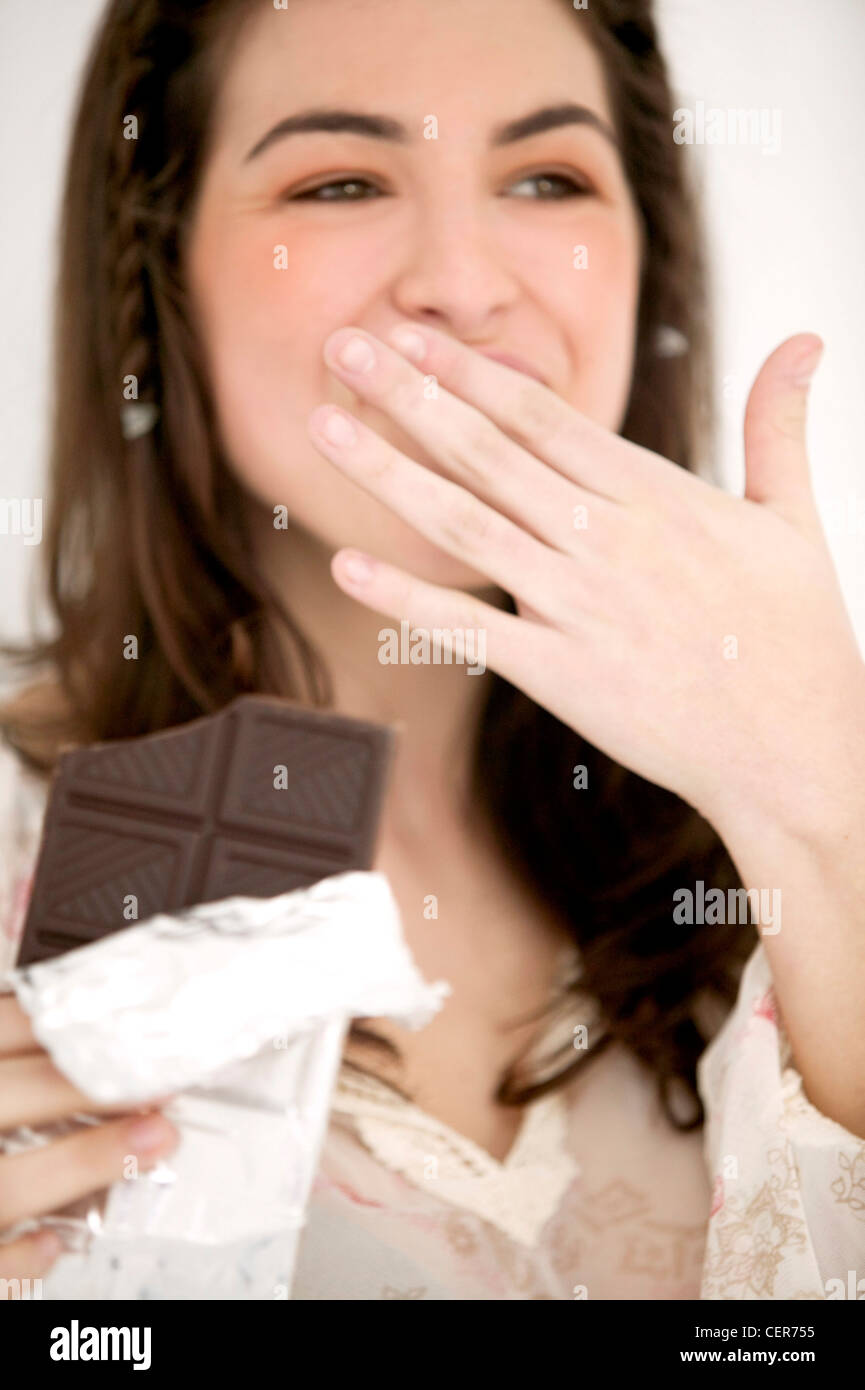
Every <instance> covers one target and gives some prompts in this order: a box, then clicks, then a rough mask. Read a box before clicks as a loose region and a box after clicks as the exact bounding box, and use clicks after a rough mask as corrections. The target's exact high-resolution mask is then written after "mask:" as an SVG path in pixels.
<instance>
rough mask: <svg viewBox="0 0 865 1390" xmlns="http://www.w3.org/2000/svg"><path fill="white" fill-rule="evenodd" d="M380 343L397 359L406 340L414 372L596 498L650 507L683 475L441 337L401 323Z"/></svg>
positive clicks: (546, 390)
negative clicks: (646, 503)
mask: <svg viewBox="0 0 865 1390" xmlns="http://www.w3.org/2000/svg"><path fill="white" fill-rule="evenodd" d="M365 336H366V337H368V338H371V335H370V334H367V335H365ZM388 337H389V341H390V343H391V344H392V345H393V346H394V347H396V348H397V350H398V351H400V352H405V351H406V347H408V346H409V342H410V341H412V342H413V343H414V346H413V347H412V348H411V349H410V351H409V353H408V355H409V356H410V359H411V361H412V362H413V363H414V364H415V365H416V366H417V367H418V368H419V369H420V370H421V371H422V372H424V373H425V374H429V375H432V376H434V377H435V379H436V380H437V381H438V382H439V383H440V384H441V385H442V386H444V387H445V388H446V389H447V390H448V391H452V392H453V393H454V394H455V395H457V396H459V397H460V398H461V399H462V400H464V401H467V402H469V403H470V404H471V405H473V406H476V407H477V408H478V410H479V411H481V413H482V414H483V415H484V416H485V417H487V418H488V419H489V420H491V421H492V422H493V423H494V424H495V425H497V426H498V427H499V428H500V429H502V430H505V431H506V432H507V434H509V435H510V436H512V437H513V439H514V440H516V441H517V443H519V444H521V445H522V446H523V448H524V449H526V450H528V451H529V452H530V453H531V454H533V455H535V456H536V457H538V458H540V459H543V460H544V462H545V463H547V464H548V465H549V466H550V467H551V468H555V469H556V470H557V471H558V472H559V473H561V474H562V476H563V477H565V478H568V479H569V480H570V481H571V482H573V483H578V484H579V485H581V486H582V487H584V488H586V489H587V490H588V491H590V492H592V493H596V494H597V495H598V496H599V497H605V498H607V499H608V500H609V501H616V502H620V503H628V502H638V501H644V500H651V499H652V498H654V497H657V493H658V489H659V488H660V489H663V488H665V487H666V488H669V487H671V486H672V487H680V486H681V485H682V483H683V481H686V480H687V478H688V476H689V475H688V474H687V473H686V472H685V470H684V469H681V468H679V467H678V466H677V465H676V464H674V463H671V462H670V461H669V460H668V459H665V458H662V457H661V455H660V454H655V453H653V452H652V451H651V450H650V449H644V448H642V447H641V446H640V445H638V444H633V443H631V441H629V440H626V439H622V437H621V435H618V434H615V433H613V431H612V430H608V429H605V428H604V426H603V425H599V424H598V423H597V421H595V420H591V419H589V417H588V416H587V415H583V414H582V413H581V412H580V411H578V410H577V408H576V407H575V406H573V405H571V404H570V402H569V401H567V400H565V399H564V397H563V396H561V395H560V394H559V393H558V392H557V391H555V390H553V389H552V388H551V387H549V386H547V385H544V384H543V383H542V382H540V381H536V380H534V378H532V377H530V376H526V375H525V374H524V373H523V372H518V371H515V370H514V369H513V368H511V367H506V366H504V365H503V364H502V363H501V362H494V361H492V360H491V359H490V358H488V357H485V356H484V355H483V353H481V352H478V351H476V350H475V349H474V348H471V347H468V346H467V345H466V344H465V343H460V342H458V341H457V340H456V339H455V338H452V337H450V336H449V335H448V334H447V333H442V332H440V331H439V330H438V329H435V328H430V327H428V326H427V325H426V324H424V325H423V326H422V327H418V326H416V325H415V324H411V323H403V324H399V325H397V326H396V327H395V328H393V329H392V330H391V332H390V333H389V335H388ZM372 341H373V342H376V341H377V340H376V339H372ZM421 344H422V345H423V346H421Z"/></svg>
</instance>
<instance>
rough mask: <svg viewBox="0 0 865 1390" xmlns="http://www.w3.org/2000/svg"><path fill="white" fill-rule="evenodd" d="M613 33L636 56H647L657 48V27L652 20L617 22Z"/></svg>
mask: <svg viewBox="0 0 865 1390" xmlns="http://www.w3.org/2000/svg"><path fill="white" fill-rule="evenodd" d="M613 34H614V36H615V38H616V40H617V42H618V43H620V44H621V45H622V47H623V48H626V49H627V50H628V52H629V53H632V54H633V55H634V57H635V58H645V57H647V56H648V54H650V53H654V51H655V49H656V48H657V40H656V38H655V27H654V25H653V24H652V22H651V20H647V21H644V22H640V21H638V20H634V19H628V20H625V22H624V23H623V24H616V25H615V26H614V28H613Z"/></svg>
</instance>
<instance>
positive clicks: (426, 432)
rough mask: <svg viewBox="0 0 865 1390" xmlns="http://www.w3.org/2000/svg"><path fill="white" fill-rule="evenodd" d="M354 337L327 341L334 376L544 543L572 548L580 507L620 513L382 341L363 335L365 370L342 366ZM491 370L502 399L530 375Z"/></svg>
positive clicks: (343, 333)
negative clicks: (368, 356)
mask: <svg viewBox="0 0 865 1390" xmlns="http://www.w3.org/2000/svg"><path fill="white" fill-rule="evenodd" d="M357 336H360V335H357ZM355 337H356V335H355V334H354V333H353V331H352V330H350V329H349V330H340V331H339V332H338V333H335V334H332V335H331V337H330V338H329V339H328V341H327V344H326V350H325V357H326V360H327V363H328V366H329V367H330V368H331V370H332V371H333V372H334V374H335V375H337V376H339V377H340V378H341V379H342V380H343V381H344V382H346V384H347V385H349V386H350V387H351V388H352V390H353V391H354V392H355V394H356V395H358V396H360V397H362V399H363V400H365V401H368V402H370V403H371V404H373V405H375V406H376V407H377V408H378V409H379V410H382V411H384V412H386V413H387V414H388V415H389V416H390V417H391V418H392V419H393V420H395V421H396V422H397V423H398V424H399V425H400V426H401V427H402V428H403V429H404V430H405V431H406V432H407V433H408V434H409V435H411V437H412V439H414V440H415V441H416V442H417V443H418V444H420V445H421V446H422V448H423V449H424V450H425V451H426V452H427V453H428V454H429V455H430V456H431V457H432V458H434V459H435V460H436V462H437V463H438V464H439V465H441V467H442V468H443V469H444V471H445V472H446V473H447V474H448V476H449V477H452V478H453V479H454V480H455V481H456V482H458V483H463V484H465V485H466V486H467V487H469V488H471V490H472V492H474V493H475V494H476V495H477V496H478V497H480V498H481V499H482V500H484V501H486V502H488V503H490V504H491V505H492V506H494V507H495V509H496V510H497V511H499V512H501V513H502V515H504V516H507V517H509V518H510V519H511V520H512V521H515V522H517V523H518V524H519V525H520V526H521V527H523V528H524V529H526V530H528V531H530V532H531V533H532V534H533V535H534V536H535V537H537V538H538V539H539V540H543V541H546V542H548V543H549V544H550V545H552V546H555V547H556V548H557V549H560V550H570V549H571V548H572V547H573V546H574V545H575V544H577V543H578V538H577V537H576V536H575V532H574V527H573V525H572V524H571V516H572V514H573V510H574V508H575V507H581V508H582V509H583V511H584V512H585V513H586V514H587V515H588V514H589V513H590V512H592V511H595V513H596V516H597V518H598V520H600V518H601V516H602V514H603V512H604V511H605V510H606V511H607V512H613V511H615V509H616V508H615V504H614V503H613V502H611V501H610V500H609V499H607V498H606V497H602V496H600V495H598V494H597V493H593V492H590V491H588V490H586V489H585V488H582V487H580V486H579V485H578V484H577V482H576V481H575V480H574V479H572V478H570V477H564V476H563V475H562V473H561V472H559V471H558V470H557V469H556V468H554V467H550V466H549V463H548V462H547V461H545V460H542V459H541V457H540V456H539V455H538V454H535V453H532V452H530V451H529V450H528V449H526V448H523V447H521V446H520V445H519V444H517V443H516V442H515V441H514V440H513V439H510V438H508V436H507V434H504V433H503V432H502V430H501V429H500V428H499V427H498V425H496V424H494V423H493V422H492V420H491V419H489V418H488V416H487V415H486V414H484V412H483V411H482V410H479V409H477V408H476V407H475V406H474V405H470V404H467V403H466V401H464V400H460V399H459V397H458V396H456V395H454V394H452V393H451V392H450V391H447V390H440V389H439V387H438V385H437V384H436V383H435V382H431V381H430V378H429V377H426V376H424V375H422V374H421V373H420V372H419V371H417V370H416V369H415V368H414V367H413V366H411V365H410V363H408V362H406V360H405V358H403V357H402V356H401V355H400V354H399V353H398V352H395V351H394V350H393V349H392V348H389V347H387V346H386V345H385V344H383V343H381V342H380V341H379V340H378V339H377V338H373V337H372V336H371V335H369V334H365V335H363V337H362V343H363V345H364V346H365V347H367V348H369V350H370V351H371V352H373V353H374V361H373V364H372V365H371V366H370V367H369V368H368V369H366V370H364V369H352V368H349V367H346V366H345V365H344V364H343V363H342V362H341V361H340V358H339V351H340V349H341V347H343V346H344V345H346V344H350V343H351V342H352V341H353V340H354V339H355ZM481 360H482V361H483V362H486V359H481ZM487 365H489V366H491V367H496V368H497V370H498V371H499V372H501V373H504V374H505V379H504V380H503V379H502V377H501V376H499V377H497V378H496V380H495V382H494V389H495V392H496V393H497V394H498V395H499V396H504V395H510V394H512V393H513V391H514V389H515V388H516V387H519V386H520V384H526V383H528V382H529V378H528V377H525V376H523V375H521V374H520V373H518V372H515V371H511V370H510V368H507V367H502V366H501V365H499V364H495V363H487ZM508 377H510V378H511V379H512V380H508V379H507V378H508ZM539 389H543V388H539ZM549 394H550V396H551V399H553V400H555V399H556V398H555V397H552V393H549ZM559 404H560V405H561V404H562V403H561V402H559Z"/></svg>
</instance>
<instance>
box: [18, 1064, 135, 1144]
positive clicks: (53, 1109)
mask: <svg viewBox="0 0 865 1390" xmlns="http://www.w3.org/2000/svg"><path fill="white" fill-rule="evenodd" d="M150 1103H151V1104H153V1103H154V1102H153V1101H151V1102H150ZM132 1108H138V1107H132V1106H130V1105H128V1104H126V1105H123V1104H119V1103H116V1102H115V1103H113V1104H111V1105H102V1104H100V1103H99V1102H98V1101H94V1100H91V1099H90V1097H89V1096H86V1095H85V1094H84V1092H83V1091H79V1090H78V1087H77V1086H73V1084H72V1082H71V1081H70V1080H69V1079H68V1078H67V1077H65V1076H64V1075H63V1073H62V1072H60V1071H58V1069H57V1068H56V1067H55V1065H54V1063H53V1062H52V1060H51V1058H50V1057H49V1056H48V1054H47V1052H30V1053H26V1054H25V1055H23V1056H16V1057H8V1058H6V1059H4V1060H3V1061H2V1062H0V1131H2V1130H4V1129H12V1128H14V1127H17V1126H18V1125H40V1124H47V1123H49V1122H50V1121H52V1120H60V1119H62V1118H63V1117H64V1116H67V1115H75V1114H78V1113H82V1112H83V1113H85V1114H90V1115H112V1114H115V1115H116V1114H118V1113H123V1112H126V1111H129V1110H130V1109H132Z"/></svg>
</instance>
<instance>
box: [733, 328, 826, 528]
mask: <svg viewBox="0 0 865 1390" xmlns="http://www.w3.org/2000/svg"><path fill="white" fill-rule="evenodd" d="M822 351H823V343H822V341H821V339H820V338H818V337H817V335H816V334H814V333H797V334H796V335H795V337H793V338H788V339H787V340H786V341H785V342H783V343H782V344H781V345H780V347H777V348H776V349H775V351H774V352H773V353H771V354H770V356H769V357H768V358H767V359H766V361H765V362H764V363H763V366H762V367H761V368H760V371H759V372H758V374H757V377H756V380H755V381H754V385H753V386H752V387H751V391H750V394H749V396H748V404H747V406H746V408H745V496H746V497H747V498H749V499H750V500H751V501H752V502H760V503H763V504H764V505H766V506H769V507H771V508H772V509H773V510H774V511H777V512H778V513H780V515H782V516H785V517H786V518H787V519H788V520H789V521H792V522H794V523H796V522H801V521H811V520H813V519H814V518H815V516H816V512H815V503H814V497H813V493H812V491H811V478H810V470H809V467H808V451H807V440H806V422H807V412H808V388H809V384H810V381H811V377H812V376H813V374H814V372H815V370H816V368H817V364H818V362H819V360H820V357H821V355H822Z"/></svg>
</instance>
